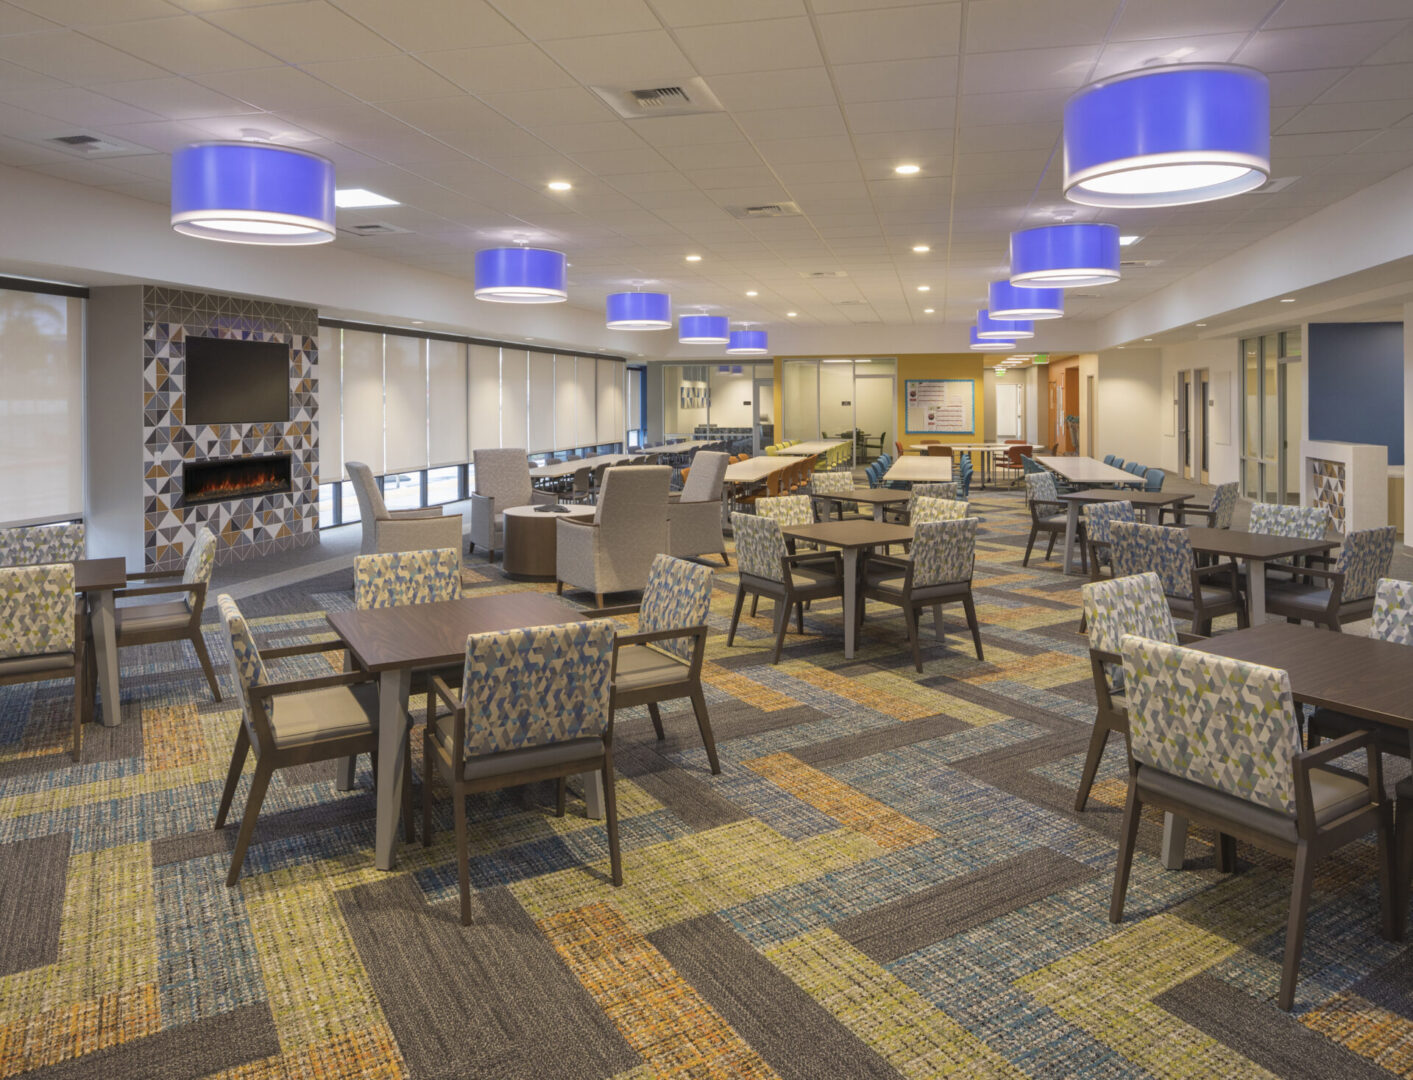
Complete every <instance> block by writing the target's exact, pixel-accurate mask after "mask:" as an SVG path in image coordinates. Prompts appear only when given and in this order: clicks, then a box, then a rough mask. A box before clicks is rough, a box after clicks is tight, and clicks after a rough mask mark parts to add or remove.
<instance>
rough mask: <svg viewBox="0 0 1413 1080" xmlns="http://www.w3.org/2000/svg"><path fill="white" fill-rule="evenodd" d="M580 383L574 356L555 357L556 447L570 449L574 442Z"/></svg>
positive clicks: (557, 448)
mask: <svg viewBox="0 0 1413 1080" xmlns="http://www.w3.org/2000/svg"><path fill="white" fill-rule="evenodd" d="M578 398H579V384H578V382H577V381H576V380H575V378H574V357H572V356H556V357H555V358H554V448H555V449H556V450H569V449H572V448H573V447H574V446H575V445H576V444H575V442H574V417H575V416H576V415H577V413H578V411H579V402H578Z"/></svg>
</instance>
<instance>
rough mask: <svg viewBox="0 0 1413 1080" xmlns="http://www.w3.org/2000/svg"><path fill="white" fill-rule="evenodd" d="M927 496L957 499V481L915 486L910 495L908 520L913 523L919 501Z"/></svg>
mask: <svg viewBox="0 0 1413 1080" xmlns="http://www.w3.org/2000/svg"><path fill="white" fill-rule="evenodd" d="M924 495H927V496H930V497H931V498H934V499H955V498H956V497H957V485H956V482H955V481H952V482H947V483H936V484H914V485H913V489H912V491H911V492H910V493H909V494H908V515H909V516H908V520H909V521H911V520H913V519H912V513H913V511H914V510H915V509H916V508H917V501H918V499H920V498H921V497H922V496H924Z"/></svg>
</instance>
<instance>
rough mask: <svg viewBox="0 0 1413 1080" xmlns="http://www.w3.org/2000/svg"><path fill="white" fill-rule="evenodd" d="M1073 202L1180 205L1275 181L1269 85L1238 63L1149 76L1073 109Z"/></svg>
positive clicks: (1069, 141) (1069, 117)
mask: <svg viewBox="0 0 1413 1080" xmlns="http://www.w3.org/2000/svg"><path fill="white" fill-rule="evenodd" d="M1064 146H1065V180H1064V188H1065V196H1066V198H1068V199H1070V200H1071V201H1072V202H1077V203H1084V204H1085V205H1087V206H1182V205H1184V204H1186V203H1196V202H1208V201H1210V200H1212V199H1224V198H1226V197H1227V196H1228V195H1240V194H1241V193H1242V192H1243V191H1250V190H1251V189H1252V188H1258V187H1260V186H1261V185H1262V184H1264V183H1265V182H1266V180H1267V179H1268V178H1269V177H1270V175H1271V86H1270V82H1269V81H1268V80H1267V79H1266V76H1265V75H1263V74H1262V73H1261V72H1259V71H1256V70H1255V69H1253V68H1248V67H1241V66H1239V65H1236V64H1180V65H1175V66H1172V67H1155V68H1144V69H1142V70H1139V71H1130V72H1126V73H1124V74H1122V75H1115V76H1113V77H1112V78H1108V79H1101V80H1099V81H1098V82H1095V83H1091V84H1090V85H1088V86H1086V87H1084V88H1083V89H1081V90H1080V91H1078V92H1077V93H1076V94H1075V95H1074V96H1073V97H1071V98H1070V100H1069V101H1068V103H1066V105H1065V138H1064Z"/></svg>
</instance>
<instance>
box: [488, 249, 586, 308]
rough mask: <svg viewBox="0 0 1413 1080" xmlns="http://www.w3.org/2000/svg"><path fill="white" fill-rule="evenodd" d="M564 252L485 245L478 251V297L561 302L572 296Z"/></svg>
mask: <svg viewBox="0 0 1413 1080" xmlns="http://www.w3.org/2000/svg"><path fill="white" fill-rule="evenodd" d="M567 272H568V270H567V266H566V260H565V257H564V253H563V252H559V251H550V250H548V249H546V248H532V247H518V248H486V249H485V250H484V251H478V252H476V299H477V300H489V301H491V302H492V303H496V304H558V303H562V302H563V301H565V300H568V299H569V291H568V288H567V284H566V274H567Z"/></svg>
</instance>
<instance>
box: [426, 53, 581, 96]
mask: <svg viewBox="0 0 1413 1080" xmlns="http://www.w3.org/2000/svg"><path fill="white" fill-rule="evenodd" d="M420 59H421V60H422V62H423V63H425V64H427V65H429V66H430V67H432V68H434V69H435V70H436V71H438V72H440V73H441V74H443V75H445V76H446V77H447V78H448V79H450V80H451V81H452V82H454V83H456V85H457V86H460V87H462V88H464V89H466V90H470V91H471V92H472V93H473V94H491V93H504V92H506V91H511V90H548V89H553V88H557V87H561V86H573V85H574V79H573V77H572V76H570V75H569V74H568V73H567V72H565V71H564V70H563V69H562V68H561V67H560V66H559V65H558V64H556V63H555V62H554V61H553V60H551V59H550V58H549V57H548V56H546V55H545V54H544V53H543V52H542V51H541V50H540V48H539V46H538V45H532V44H528V43H527V44H523V45H489V46H486V47H485V48H479V49H455V50H452V51H450V52H428V53H423V54H422V55H421V57H420Z"/></svg>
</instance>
